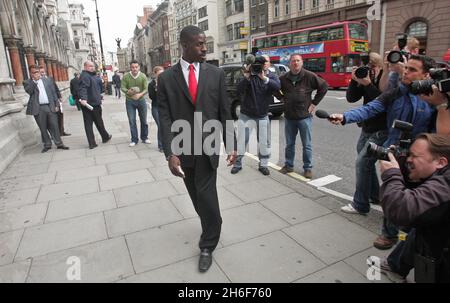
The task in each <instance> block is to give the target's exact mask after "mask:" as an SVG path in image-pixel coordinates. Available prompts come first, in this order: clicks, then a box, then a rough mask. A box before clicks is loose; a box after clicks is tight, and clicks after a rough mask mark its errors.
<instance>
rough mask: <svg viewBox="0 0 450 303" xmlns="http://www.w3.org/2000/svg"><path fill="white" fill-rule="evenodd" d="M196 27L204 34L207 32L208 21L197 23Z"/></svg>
mask: <svg viewBox="0 0 450 303" xmlns="http://www.w3.org/2000/svg"><path fill="white" fill-rule="evenodd" d="M198 27H199V28H200V29H201V30H202V31H204V32H206V31H207V30H208V20H205V21H202V22H199V23H198Z"/></svg>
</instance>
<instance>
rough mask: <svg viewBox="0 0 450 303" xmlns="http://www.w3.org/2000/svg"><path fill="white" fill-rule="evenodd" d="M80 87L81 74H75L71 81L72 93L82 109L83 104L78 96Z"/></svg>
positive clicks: (78, 106)
mask: <svg viewBox="0 0 450 303" xmlns="http://www.w3.org/2000/svg"><path fill="white" fill-rule="evenodd" d="M79 89H80V74H79V73H75V74H73V79H72V80H71V81H70V94H71V95H72V97H73V99H74V100H75V104H76V105H77V109H78V111H80V110H81V104H80V101H79V99H80V98H79V97H78V90H79Z"/></svg>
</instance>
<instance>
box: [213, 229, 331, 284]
mask: <svg viewBox="0 0 450 303" xmlns="http://www.w3.org/2000/svg"><path fill="white" fill-rule="evenodd" d="M236 256H239V257H236ZM214 258H215V259H216V262H217V263H218V264H219V266H220V268H222V269H223V271H224V272H225V273H226V274H227V276H228V277H229V278H230V279H231V281H232V282H233V283H290V282H293V281H295V280H297V279H299V278H300V277H304V276H306V275H308V274H310V273H313V272H315V271H317V270H320V269H322V268H324V267H325V266H326V265H325V264H324V263H323V262H321V261H320V260H319V259H318V258H316V257H315V256H314V255H312V254H311V253H310V252H308V251H307V250H306V249H304V248H303V247H301V246H300V245H298V243H296V242H295V241H294V240H292V239H291V238H289V237H288V236H286V235H285V234H284V233H282V232H280V231H276V232H274V233H271V234H268V235H265V236H262V237H259V238H256V239H252V240H249V241H245V242H242V243H239V244H236V245H231V246H228V247H224V248H222V249H219V250H217V251H216V252H215V253H214Z"/></svg>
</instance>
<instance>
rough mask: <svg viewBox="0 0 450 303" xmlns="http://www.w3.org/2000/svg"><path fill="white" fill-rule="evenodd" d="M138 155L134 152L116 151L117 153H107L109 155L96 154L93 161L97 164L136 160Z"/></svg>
mask: <svg viewBox="0 0 450 303" xmlns="http://www.w3.org/2000/svg"><path fill="white" fill-rule="evenodd" d="M137 158H138V157H137V156H136V153H135V152H128V153H118V154H109V155H97V156H95V163H97V165H101V164H109V163H117V162H122V161H128V160H136V159H137Z"/></svg>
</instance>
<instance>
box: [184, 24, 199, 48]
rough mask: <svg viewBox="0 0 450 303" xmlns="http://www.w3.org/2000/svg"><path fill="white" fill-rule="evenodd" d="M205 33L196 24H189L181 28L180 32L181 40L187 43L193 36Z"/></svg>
mask: <svg viewBox="0 0 450 303" xmlns="http://www.w3.org/2000/svg"><path fill="white" fill-rule="evenodd" d="M201 34H204V31H202V30H201V29H200V28H199V27H197V26H195V25H188V26H186V27H185V28H183V29H182V30H181V33H180V42H181V43H182V44H183V43H187V42H189V41H190V40H191V38H192V37H195V36H198V35H201Z"/></svg>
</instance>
